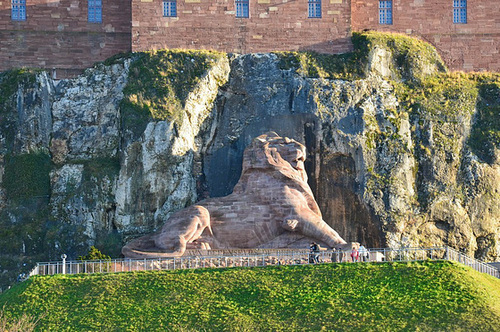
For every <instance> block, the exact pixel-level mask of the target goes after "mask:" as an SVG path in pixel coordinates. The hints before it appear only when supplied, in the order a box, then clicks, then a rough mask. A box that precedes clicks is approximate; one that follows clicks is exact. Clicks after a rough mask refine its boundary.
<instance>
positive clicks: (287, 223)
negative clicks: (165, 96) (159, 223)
mask: <svg viewBox="0 0 500 332" xmlns="http://www.w3.org/2000/svg"><path fill="white" fill-rule="evenodd" d="M305 157H306V151H305V147H304V146H303V145H302V144H300V143H298V142H296V141H294V140H292V139H289V138H286V137H285V138H283V137H280V136H278V135H277V134H276V133H269V134H264V135H261V136H259V137H257V138H256V139H255V140H254V141H253V142H252V144H251V145H250V146H249V147H247V148H246V150H245V154H244V157H243V171H242V174H241V178H240V180H239V182H238V184H237V185H236V186H235V188H234V191H233V193H232V194H230V195H228V196H226V197H222V198H213V199H208V200H203V201H200V202H198V203H197V204H195V205H193V206H191V207H189V208H187V209H184V210H180V211H178V212H176V213H175V214H173V215H172V216H171V217H170V219H169V220H167V221H166V222H165V225H164V226H163V227H162V229H161V230H160V231H159V232H157V233H155V234H150V235H146V236H143V237H141V238H138V239H135V240H133V241H131V242H130V243H128V244H127V245H126V246H124V247H123V249H122V253H123V254H124V255H125V257H130V258H141V257H158V256H181V255H182V254H184V251H185V250H186V248H187V249H191V248H193V249H194V248H201V249H212V248H213V249H223V248H229V249H231V248H258V247H265V248H272V247H274V248H289V247H294V246H299V247H302V248H304V247H305V246H306V245H307V243H308V242H310V240H316V241H320V242H321V243H322V244H324V245H327V246H329V247H330V248H334V247H346V248H347V247H350V246H351V244H347V243H346V242H345V241H344V240H343V239H342V238H341V237H340V236H339V235H338V233H337V232H335V231H334V230H333V229H332V228H331V227H330V226H328V224H327V223H325V222H324V221H323V219H322V216H321V212H320V210H319V207H318V205H317V204H316V201H315V199H314V197H313V194H312V192H311V189H310V188H309V185H308V184H307V174H306V172H305V168H304V161H305ZM293 232H296V233H298V234H300V237H297V236H293V235H292V236H290V235H291V234H290V233H293ZM303 237H306V238H307V239H304V238H303Z"/></svg>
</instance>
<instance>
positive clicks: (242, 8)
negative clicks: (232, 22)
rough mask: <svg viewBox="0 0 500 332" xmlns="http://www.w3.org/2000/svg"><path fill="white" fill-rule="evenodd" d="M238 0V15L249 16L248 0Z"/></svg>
mask: <svg viewBox="0 0 500 332" xmlns="http://www.w3.org/2000/svg"><path fill="white" fill-rule="evenodd" d="M235 1H236V17H248V0H235Z"/></svg>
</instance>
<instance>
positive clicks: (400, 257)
mask: <svg viewBox="0 0 500 332" xmlns="http://www.w3.org/2000/svg"><path fill="white" fill-rule="evenodd" d="M218 253H223V252H222V251H219V252H218ZM316 259H317V260H316ZM427 259H431V260H434V259H446V260H453V261H457V262H459V263H462V264H465V265H467V266H470V267H472V268H473V269H475V270H477V271H479V272H483V273H488V274H490V275H493V276H495V277H497V278H500V271H499V270H497V269H495V268H494V267H492V266H490V265H488V264H486V263H484V262H480V261H478V260H476V259H473V258H470V257H467V256H465V255H464V254H461V253H459V252H458V251H456V250H454V249H451V248H448V247H444V248H401V249H391V248H379V249H367V255H366V256H365V255H363V253H361V254H360V257H359V259H358V261H361V262H363V261H369V262H382V261H421V260H427ZM352 261H353V259H352V257H351V251H332V250H322V251H320V252H318V253H316V254H313V253H310V251H309V250H306V249H302V250H300V249H279V250H274V249H255V250H251V251H250V250H249V251H246V252H245V250H241V251H238V250H231V251H230V252H227V253H226V254H225V255H217V256H208V255H204V256H203V255H197V256H186V257H176V258H145V259H110V260H100V261H65V262H64V263H63V262H62V261H58V262H42V263H37V265H36V267H35V268H34V269H33V270H32V271H31V272H30V273H29V276H32V275H53V274H78V273H88V274H90V273H115V272H131V271H153V270H155V271H159V270H176V269H197V268H227V267H236V266H240V267H255V266H269V265H299V264H313V263H316V262H319V263H335V262H338V263H341V262H352Z"/></svg>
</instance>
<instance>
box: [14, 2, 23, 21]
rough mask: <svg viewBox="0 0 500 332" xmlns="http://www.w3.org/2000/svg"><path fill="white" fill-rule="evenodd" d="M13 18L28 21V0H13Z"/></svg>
mask: <svg viewBox="0 0 500 332" xmlns="http://www.w3.org/2000/svg"><path fill="white" fill-rule="evenodd" d="M11 15H12V20H13V21H26V0H12V14H11Z"/></svg>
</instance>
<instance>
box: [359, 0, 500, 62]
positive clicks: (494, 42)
mask: <svg viewBox="0 0 500 332" xmlns="http://www.w3.org/2000/svg"><path fill="white" fill-rule="evenodd" d="M352 1H353V3H352V28H353V31H360V30H363V29H373V30H378V31H390V32H400V33H407V34H410V35H416V36H420V37H421V38H422V39H424V40H426V41H428V42H430V43H432V44H433V45H434V46H435V47H436V48H437V50H438V51H439V52H440V54H441V55H442V57H443V59H444V60H445V61H446V63H447V64H448V66H449V67H450V68H451V69H455V70H465V71H471V70H475V71H480V70H490V71H500V57H499V55H500V9H499V8H500V6H498V2H497V1H489V0H482V1H481V0H468V8H467V24H454V23H453V7H452V6H453V1H452V0H394V1H393V24H392V25H381V24H379V23H378V17H379V16H378V3H379V2H378V0H352Z"/></svg>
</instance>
